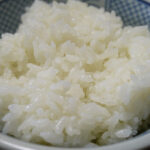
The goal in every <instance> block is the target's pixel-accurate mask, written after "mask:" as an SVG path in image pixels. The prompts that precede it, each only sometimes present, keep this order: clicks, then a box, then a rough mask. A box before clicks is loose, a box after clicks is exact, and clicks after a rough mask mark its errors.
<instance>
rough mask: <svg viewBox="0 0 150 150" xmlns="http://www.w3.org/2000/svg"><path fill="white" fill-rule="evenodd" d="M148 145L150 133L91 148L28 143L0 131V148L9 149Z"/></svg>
mask: <svg viewBox="0 0 150 150" xmlns="http://www.w3.org/2000/svg"><path fill="white" fill-rule="evenodd" d="M148 146H150V133H147V134H145V135H140V136H137V137H134V138H131V139H128V140H125V141H123V142H119V143H116V144H111V145H106V146H100V147H94V148H93V147H92V148H90V147H89V148H88V147H86V148H84V147H82V148H65V147H54V146H45V145H38V144H34V143H28V142H24V141H21V140H19V139H15V138H13V137H10V136H7V135H4V134H2V133H0V148H4V149H11V150H41V149H42V150H87V149H88V150H120V149H121V150H127V149H140V148H146V147H148Z"/></svg>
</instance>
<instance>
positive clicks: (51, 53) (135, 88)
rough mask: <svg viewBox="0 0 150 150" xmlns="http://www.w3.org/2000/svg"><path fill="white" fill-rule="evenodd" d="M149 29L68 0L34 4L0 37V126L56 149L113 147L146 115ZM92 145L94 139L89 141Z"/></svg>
mask: <svg viewBox="0 0 150 150" xmlns="http://www.w3.org/2000/svg"><path fill="white" fill-rule="evenodd" d="M149 108H150V33H149V31H148V29H147V27H146V26H141V27H125V28H122V21H121V19H120V18H119V17H116V16H115V13H114V12H112V13H108V12H105V11H104V10H103V9H98V8H95V7H92V6H90V7H88V6H87V5H86V4H85V3H82V2H79V1H73V0H69V1H68V3H67V4H63V3H56V2H53V4H47V3H44V2H42V1H38V0H37V1H35V2H34V4H33V5H32V6H31V7H30V8H28V9H27V12H26V13H25V14H24V15H23V16H22V24H20V26H19V29H18V30H17V32H16V33H15V34H8V33H7V34H3V35H2V39H0V130H1V131H2V133H4V134H9V135H13V136H15V137H17V138H19V139H22V140H25V141H30V142H35V143H43V144H50V145H56V146H84V145H86V144H89V143H91V142H92V141H94V142H95V143H96V144H99V145H103V144H111V143H116V142H119V141H122V140H124V139H127V138H129V137H132V136H134V135H136V134H137V133H138V129H139V126H140V125H141V123H142V121H143V120H146V119H147V118H148V116H149V115H150V109H149ZM93 145H94V144H93Z"/></svg>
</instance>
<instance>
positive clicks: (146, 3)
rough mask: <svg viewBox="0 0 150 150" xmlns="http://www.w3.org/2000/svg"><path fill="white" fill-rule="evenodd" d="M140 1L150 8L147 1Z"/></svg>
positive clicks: (149, 3)
mask: <svg viewBox="0 0 150 150" xmlns="http://www.w3.org/2000/svg"><path fill="white" fill-rule="evenodd" d="M138 1H139V2H141V3H143V4H145V5H146V6H150V2H147V1H146V0H138Z"/></svg>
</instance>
